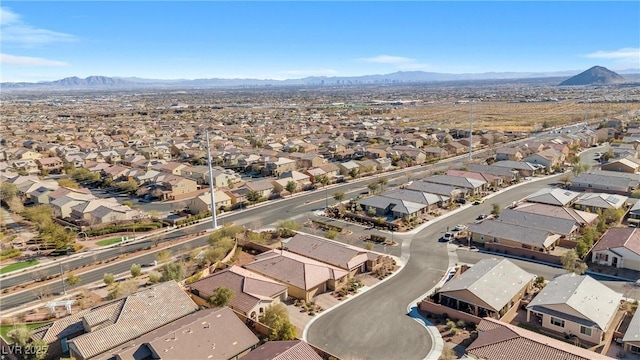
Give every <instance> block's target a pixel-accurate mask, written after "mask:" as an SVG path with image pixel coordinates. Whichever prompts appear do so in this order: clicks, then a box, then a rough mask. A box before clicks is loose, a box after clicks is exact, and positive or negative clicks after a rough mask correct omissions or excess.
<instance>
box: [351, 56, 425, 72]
mask: <svg viewBox="0 0 640 360" xmlns="http://www.w3.org/2000/svg"><path fill="white" fill-rule="evenodd" d="M356 60H357V61H362V62H368V63H374V64H388V65H395V66H396V67H397V68H398V70H432V69H433V67H432V66H431V65H429V64H425V63H421V62H418V60H416V59H412V58H408V57H404V56H392V55H378V56H374V57H370V58H359V59H356Z"/></svg>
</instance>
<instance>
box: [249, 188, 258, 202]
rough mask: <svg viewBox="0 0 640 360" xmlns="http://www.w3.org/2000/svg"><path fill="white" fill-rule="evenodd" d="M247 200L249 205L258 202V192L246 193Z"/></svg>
mask: <svg viewBox="0 0 640 360" xmlns="http://www.w3.org/2000/svg"><path fill="white" fill-rule="evenodd" d="M247 200H248V201H249V202H250V203H255V202H257V201H258V200H260V193H259V192H257V191H255V190H250V191H249V192H248V193H247Z"/></svg>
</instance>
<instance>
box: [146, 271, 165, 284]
mask: <svg viewBox="0 0 640 360" xmlns="http://www.w3.org/2000/svg"><path fill="white" fill-rule="evenodd" d="M161 279H162V274H160V273H159V272H157V271H150V272H149V283H151V284H157V283H159V282H160V280H161Z"/></svg>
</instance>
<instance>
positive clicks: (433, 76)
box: [0, 67, 640, 90]
mask: <svg viewBox="0 0 640 360" xmlns="http://www.w3.org/2000/svg"><path fill="white" fill-rule="evenodd" d="M594 68H600V67H594ZM594 68H592V69H594ZM602 69H605V68H602ZM590 70H591V69H590ZM605 70H607V69H605ZM607 71H609V70H607ZM577 72H578V71H559V72H487V73H467V74H448V73H436V72H425V71H399V72H394V73H390V74H384V75H363V76H333V77H326V76H313V77H305V78H301V79H286V80H272V79H223V78H209V79H193V80H189V79H177V80H162V79H143V78H137V77H107V76H89V77H87V78H84V79H81V78H79V77H68V78H64V79H61V80H55V81H42V82H36V83H29V82H3V83H0V88H2V89H3V90H12V89H23V90H64V89H112V90H117V89H123V90H125V89H137V88H214V87H260V86H287V85H289V86H291V85H298V86H300V85H302V86H323V85H328V86H334V85H354V84H407V83H428V82H448V81H477V80H510V79H514V80H515V79H535V78H563V77H567V76H573V75H575V74H576V73H577ZM620 72H621V73H625V74H633V77H637V76H638V75H639V74H640V69H629V70H625V71H620ZM614 74H615V73H614ZM616 75H617V74H616Z"/></svg>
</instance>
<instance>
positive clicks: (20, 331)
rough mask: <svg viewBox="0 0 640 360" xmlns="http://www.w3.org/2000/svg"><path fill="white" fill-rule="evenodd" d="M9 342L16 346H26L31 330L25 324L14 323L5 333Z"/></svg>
mask: <svg viewBox="0 0 640 360" xmlns="http://www.w3.org/2000/svg"><path fill="white" fill-rule="evenodd" d="M7 337H8V338H9V339H8V340H9V343H10V344H13V345H17V346H23V347H24V346H26V345H27V344H28V343H29V341H30V340H31V330H29V328H27V326H26V325H15V326H14V327H13V329H11V330H9V332H8V333H7Z"/></svg>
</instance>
